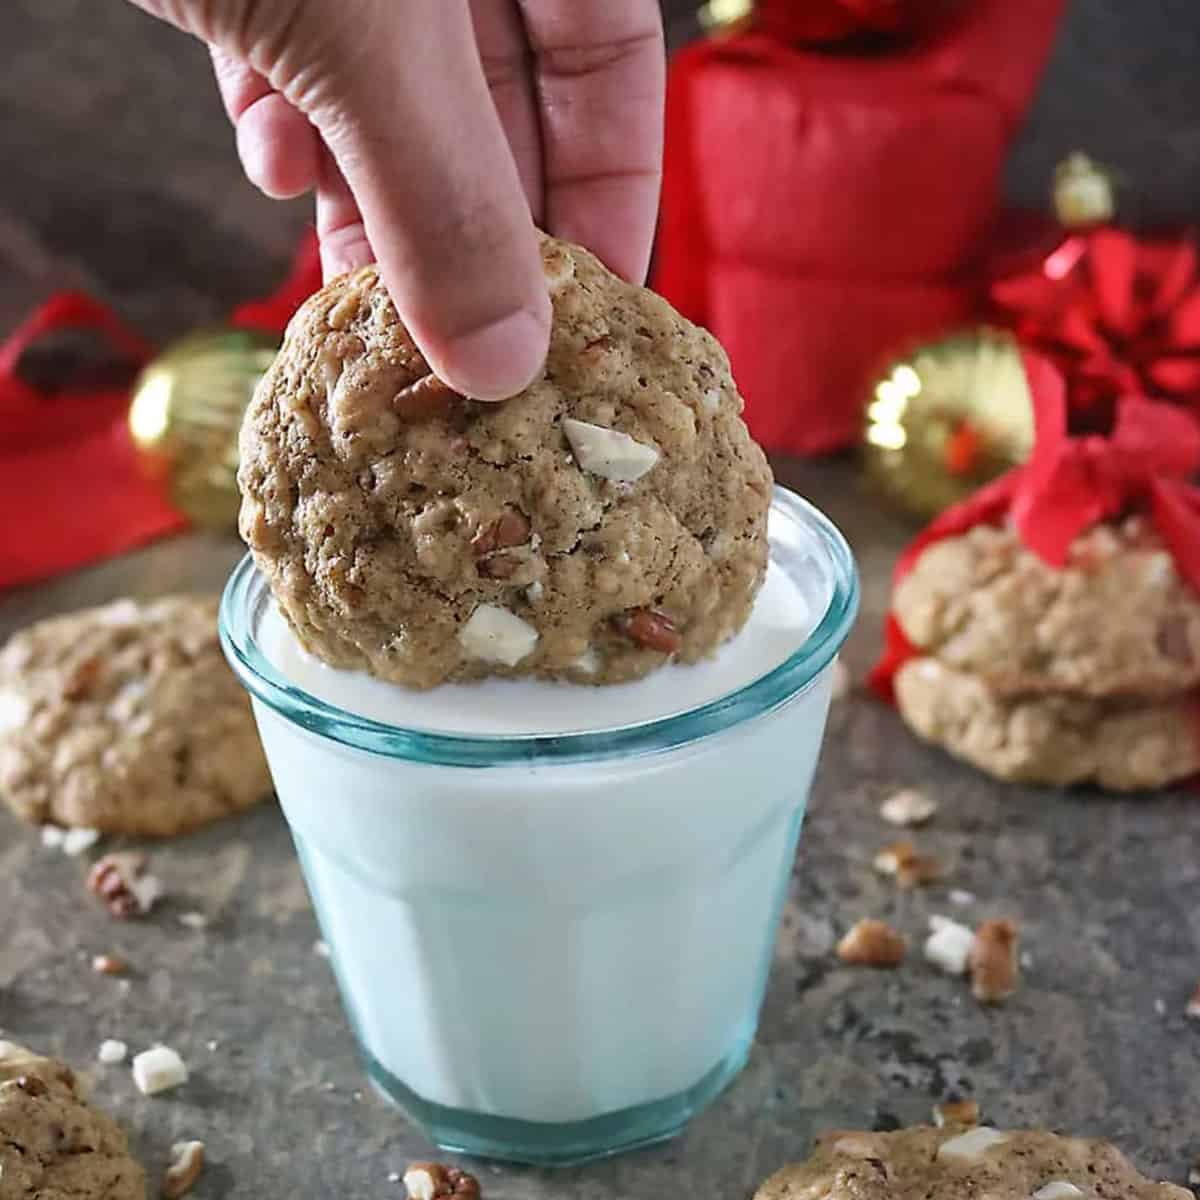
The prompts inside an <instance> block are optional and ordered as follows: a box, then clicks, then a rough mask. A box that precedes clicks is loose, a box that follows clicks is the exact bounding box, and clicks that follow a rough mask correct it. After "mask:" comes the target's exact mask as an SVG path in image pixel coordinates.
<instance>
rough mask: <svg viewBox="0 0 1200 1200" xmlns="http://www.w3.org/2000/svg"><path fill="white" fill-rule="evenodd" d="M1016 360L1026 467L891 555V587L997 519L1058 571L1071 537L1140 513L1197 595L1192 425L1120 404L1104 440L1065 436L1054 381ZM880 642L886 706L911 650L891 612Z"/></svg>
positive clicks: (1047, 372) (1197, 500) (1198, 516)
mask: <svg viewBox="0 0 1200 1200" xmlns="http://www.w3.org/2000/svg"><path fill="white" fill-rule="evenodd" d="M1024 358H1025V370H1026V373H1027V375H1028V379H1029V390H1030V394H1031V396H1032V399H1033V406H1034V418H1035V422H1036V430H1037V437H1036V441H1035V444H1034V449H1033V453H1032V455H1031V456H1030V458H1029V461H1028V462H1027V463H1025V464H1024V465H1022V466H1020V467H1016V468H1015V469H1014V470H1012V471H1009V472H1008V473H1007V474H1006V475H1003V476H1001V478H999V479H997V480H995V481H994V482H993V483H990V484H988V485H987V486H986V487H984V488H982V489H981V490H980V491H978V492H976V493H975V494H974V495H972V496H970V497H968V498H967V499H966V500H964V501H963V502H962V503H960V504H956V505H953V506H952V507H950V508H948V509H947V510H946V511H945V512H944V513H942V514H941V516H939V517H938V518H937V519H936V520H934V521H933V522H931V523H930V524H929V525H928V526H927V527H926V528H925V530H924V531H923V532H922V533H921V534H920V535H919V536H918V537H917V538H916V539H915V540H914V541H913V542H912V543H911V544H910V545H909V546H908V548H907V549H906V550H905V551H904V553H903V554H902V555H901V557H900V559H899V561H898V562H897V564H896V568H895V572H894V574H893V586H894V585H895V584H896V583H899V581H900V580H901V579H903V578H904V577H905V576H906V575H907V574H908V573H909V571H911V570H912V568H913V566H914V564H915V563H916V561H917V559H919V558H920V556H921V555H922V554H923V553H924V552H925V550H926V549H927V548H928V547H929V546H930V545H932V544H933V543H934V542H938V541H941V540H942V539H944V538H950V537H957V536H959V535H960V534H963V533H966V532H967V531H968V530H969V529H971V528H973V527H974V526H976V525H981V524H987V525H999V524H1001V523H1002V522H1003V521H1005V520H1006V519H1007V520H1011V521H1012V523H1013V526H1014V527H1015V529H1016V531H1017V535H1018V536H1019V537H1020V539H1021V541H1022V542H1023V543H1024V545H1025V546H1027V547H1028V548H1029V549H1030V550H1031V551H1033V553H1035V554H1036V555H1038V557H1039V558H1041V559H1042V560H1043V561H1044V562H1046V563H1048V564H1049V565H1050V566H1053V567H1062V566H1065V565H1066V563H1067V559H1068V555H1069V552H1070V548H1071V543H1072V542H1074V540H1075V539H1076V538H1077V537H1079V535H1080V534H1082V533H1084V532H1085V531H1087V530H1088V529H1090V528H1092V527H1093V526H1094V525H1097V524H1099V523H1100V522H1102V521H1105V520H1108V519H1110V518H1113V517H1117V516H1119V515H1120V514H1121V513H1123V512H1125V511H1126V510H1128V509H1131V508H1133V509H1140V510H1142V511H1144V512H1145V513H1146V514H1147V516H1148V517H1149V518H1150V520H1151V522H1152V523H1153V524H1154V526H1155V528H1156V529H1157V530H1158V533H1159V535H1160V536H1161V537H1162V539H1163V541H1164V543H1165V544H1166V547H1167V549H1168V550H1169V551H1170V553H1171V555H1172V557H1173V559H1174V561H1175V566H1176V569H1177V570H1178V571H1179V574H1180V575H1181V576H1182V577H1183V578H1184V579H1186V580H1187V581H1188V582H1189V583H1190V584H1191V585H1192V586H1193V587H1194V588H1195V589H1196V590H1197V591H1200V487H1197V486H1195V484H1194V482H1193V480H1194V477H1195V476H1196V475H1197V473H1200V422H1198V421H1197V420H1196V419H1195V418H1194V417H1193V416H1192V415H1191V414H1190V413H1188V412H1186V411H1184V410H1183V409H1180V408H1177V407H1174V406H1172V405H1169V404H1163V403H1158V402H1155V401H1153V400H1147V399H1145V398H1144V397H1141V396H1130V397H1126V398H1124V399H1121V400H1119V401H1118V402H1117V404H1116V406H1115V407H1116V416H1115V421H1114V424H1113V428H1112V431H1111V432H1110V433H1107V434H1087V435H1085V436H1075V435H1072V434H1071V433H1070V432H1069V431H1068V404H1067V387H1066V383H1065V381H1064V379H1063V377H1062V375H1061V374H1060V372H1059V371H1058V369H1057V368H1056V367H1055V366H1054V365H1053V364H1052V363H1051V362H1050V361H1048V360H1047V359H1045V358H1043V357H1041V356H1039V355H1036V354H1029V353H1027V354H1025V356H1024ZM884 643H885V645H884V652H883V656H882V657H881V659H880V661H879V663H878V664H877V665H876V667H875V669H874V671H873V672H872V673H871V676H870V684H871V686H872V688H873V689H874V690H875V691H876V692H877V693H878V694H879V695H880V696H882V697H883V698H884V699H885V700H888V701H891V700H892V699H893V692H892V683H893V680H894V679H895V675H896V672H897V671H898V670H899V668H900V667H901V666H902V665H903V664H904V663H905V662H906V661H907V660H908V659H909V658H912V657H913V656H915V655H916V654H918V653H919V651H918V650H917V649H916V648H915V647H914V646H913V645H912V644H911V643H910V642H909V640H908V638H907V637H905V635H904V631H903V630H902V629H901V628H900V625H899V622H898V621H897V620H896V618H895V617H894V616H893V615H892V614H891V613H889V614H888V617H887V624H886V627H885V630H884Z"/></svg>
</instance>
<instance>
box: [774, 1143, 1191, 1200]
mask: <svg viewBox="0 0 1200 1200" xmlns="http://www.w3.org/2000/svg"><path fill="white" fill-rule="evenodd" d="M1097 1196H1102V1197H1104V1200H1194V1197H1193V1196H1192V1193H1191V1192H1189V1191H1188V1190H1187V1189H1186V1188H1182V1187H1176V1186H1175V1185H1174V1184H1170V1183H1155V1182H1154V1181H1153V1180H1150V1179H1147V1178H1146V1177H1145V1176H1143V1175H1141V1174H1139V1173H1138V1171H1137V1170H1136V1169H1135V1168H1134V1167H1133V1166H1132V1164H1131V1163H1130V1162H1129V1160H1128V1159H1127V1158H1125V1156H1124V1155H1123V1154H1122V1153H1121V1152H1120V1151H1119V1150H1117V1149H1116V1147H1114V1146H1112V1145H1110V1144H1109V1143H1107V1142H1101V1141H1092V1140H1087V1139H1084V1138H1072V1137H1062V1136H1060V1135H1058V1134H1055V1133H1046V1132H1043V1131H1040V1130H1014V1131H1012V1132H1002V1131H998V1130H995V1129H990V1128H988V1127H986V1126H980V1127H977V1128H974V1129H967V1130H964V1129H962V1128H961V1127H957V1128H956V1127H953V1126H947V1127H945V1128H942V1129H934V1128H932V1127H927V1126H916V1127H913V1128H910V1129H899V1130H896V1131H894V1132H891V1133H853V1132H846V1133H830V1134H827V1135H826V1136H824V1137H822V1138H820V1139H819V1140H818V1142H817V1146H816V1149H815V1150H814V1152H813V1154H812V1155H811V1156H810V1157H809V1158H808V1159H806V1160H805V1161H804V1162H802V1163H798V1164H796V1165H794V1166H789V1167H784V1168H783V1170H781V1171H778V1172H777V1173H776V1174H774V1175H772V1176H771V1178H770V1179H768V1180H767V1181H766V1182H765V1183H764V1184H763V1185H762V1186H761V1187H760V1188H759V1189H758V1192H757V1193H756V1194H755V1197H754V1200H964V1198H970V1197H977V1198H984V1197H986V1200H1091V1198H1094V1197H1097Z"/></svg>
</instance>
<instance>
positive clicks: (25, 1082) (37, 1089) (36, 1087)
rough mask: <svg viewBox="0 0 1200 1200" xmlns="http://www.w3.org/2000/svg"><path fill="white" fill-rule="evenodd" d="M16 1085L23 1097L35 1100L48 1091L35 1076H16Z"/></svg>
mask: <svg viewBox="0 0 1200 1200" xmlns="http://www.w3.org/2000/svg"><path fill="white" fill-rule="evenodd" d="M16 1084H17V1087H19V1088H20V1089H21V1091H23V1092H24V1093H25V1095H27V1096H31V1097H32V1098H33V1099H35V1100H36V1099H38V1098H39V1097H41V1096H44V1095H45V1094H46V1093H47V1092H48V1091H49V1090H50V1089H49V1088H48V1087H47V1086H46V1085H45V1083H44V1082H43V1081H42V1080H40V1079H39V1078H38V1077H37V1076H36V1075H18V1076H17V1078H16Z"/></svg>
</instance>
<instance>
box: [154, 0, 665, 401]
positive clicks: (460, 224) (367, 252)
mask: <svg viewBox="0 0 1200 1200" xmlns="http://www.w3.org/2000/svg"><path fill="white" fill-rule="evenodd" d="M134 3H136V4H138V5H139V6H140V7H142V8H144V9H146V10H147V11H149V12H151V13H153V14H154V15H156V16H159V17H161V18H163V19H164V20H168V21H170V22H172V23H173V24H175V25H177V26H178V27H180V28H181V29H184V30H186V31H187V32H189V33H192V34H194V35H196V36H197V37H199V38H201V39H202V40H203V41H205V42H206V43H207V44H208V45H209V47H210V48H211V50H212V54H213V61H214V65H215V67H216V72H217V81H218V83H219V85H220V89H221V95H222V97H223V99H224V101H225V107H226V109H227V111H228V112H229V115H230V118H231V119H232V120H233V122H234V123H235V125H236V127H237V144H238V152H239V154H240V156H241V160H242V164H243V167H244V168H245V171H246V174H247V175H248V176H249V178H250V179H251V180H252V181H253V182H254V183H255V184H257V186H258V187H260V188H261V189H262V190H263V191H264V192H266V193H267V195H269V196H275V197H290V196H297V195H301V194H302V193H304V192H307V191H310V190H315V192H316V206H317V232H318V234H319V236H320V240H321V257H322V263H323V266H324V271H325V275H326V277H327V278H328V277H331V276H333V275H337V274H340V273H342V272H343V271H347V270H352V269H353V268H355V267H359V266H362V265H363V264H365V263H368V262H372V261H376V260H377V261H378V263H379V266H380V270H381V272H382V274H383V278H384V281H385V282H386V284H387V286H388V290H389V291H390V293H391V295H392V298H393V300H394V301H395V303H396V307H397V309H398V310H399V313H400V315H401V317H402V318H403V320H404V322H405V324H406V325H407V326H408V328H409V330H410V331H411V332H412V335H413V337H414V338H415V339H416V341H417V344H418V345H419V346H420V348H421V350H422V352H423V353H424V354H425V357H426V358H427V359H428V361H429V363H430V365H431V366H432V367H433V369H434V371H435V372H436V373H437V374H438V375H439V376H440V377H441V378H443V379H444V380H445V381H446V382H447V383H449V384H450V385H451V386H452V387H454V388H456V389H457V390H458V391H461V392H463V393H465V394H467V395H470V396H474V397H476V398H479V399H486V400H496V399H501V398H502V397H504V396H509V395H512V394H513V393H515V392H517V391H520V390H521V389H522V388H523V387H525V386H526V385H527V384H528V383H529V382H530V381H531V380H532V379H533V378H534V377H535V376H536V375H537V373H538V372H539V371H540V370H541V367H542V363H543V361H544V359H545V354H546V349H547V345H548V340H549V328H550V303H549V298H548V296H547V293H546V285H545V282H544V279H543V276H542V269H541V261H540V256H539V254H538V249H537V240H536V234H535V231H534V224H535V222H536V223H537V224H539V225H541V226H542V227H543V228H545V229H547V231H548V232H551V233H554V234H556V235H558V236H560V237H563V238H567V239H569V240H571V241H575V242H581V243H583V244H585V245H587V246H588V247H589V248H590V249H591V250H593V251H594V252H595V253H596V254H598V255H599V256H600V257H601V258H602V259H603V260H604V261H605V262H606V263H607V264H608V265H609V266H610V267H611V268H612V269H614V270H615V271H618V272H619V273H620V274H622V275H624V276H626V277H627V278H629V279H631V280H633V281H635V282H638V283H640V282H642V280H643V279H644V278H645V273H646V269H647V265H648V262H649V257H650V245H651V240H652V237H653V231H654V221H655V213H656V210H657V204H658V186H659V174H660V166H661V157H662V106H663V89H664V77H665V67H664V53H663V42H662V23H661V17H660V15H659V9H658V4H657V3H656V0H134Z"/></svg>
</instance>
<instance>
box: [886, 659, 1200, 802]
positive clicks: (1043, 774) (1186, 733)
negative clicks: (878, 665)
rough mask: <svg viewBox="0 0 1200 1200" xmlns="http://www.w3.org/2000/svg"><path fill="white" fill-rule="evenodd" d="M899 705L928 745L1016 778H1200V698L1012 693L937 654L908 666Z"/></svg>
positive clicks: (1116, 781) (1126, 781)
mask: <svg viewBox="0 0 1200 1200" xmlns="http://www.w3.org/2000/svg"><path fill="white" fill-rule="evenodd" d="M894 687H895V697H896V706H897V708H898V709H899V711H900V715H901V716H902V717H903V718H904V720H905V722H906V723H907V724H908V725H909V727H910V728H912V729H913V730H914V731H915V732H916V733H918V734H920V735H921V737H923V738H925V739H926V740H927V741H930V742H933V743H935V744H937V745H939V746H942V747H944V748H945V749H946V750H948V751H950V753H952V754H954V755H956V756H957V757H959V758H962V759H965V760H966V761H967V762H969V763H971V764H972V765H973V766H976V767H978V768H979V769H980V770H983V771H986V772H987V773H988V774H989V775H993V776H995V777H996V778H999V779H1006V780H1010V781H1013V782H1020V783H1033V784H1044V785H1048V786H1055V787H1066V786H1070V785H1073V784H1082V783H1094V784H1097V785H1098V786H1100V787H1102V788H1107V789H1109V790H1111V791H1141V790H1147V789H1152V788H1158V787H1165V786H1167V785H1168V784H1171V783H1176V782H1179V781H1181V780H1183V779H1186V778H1188V777H1189V776H1191V775H1195V774H1196V773H1197V772H1200V696H1197V695H1196V693H1192V694H1190V695H1189V694H1184V695H1181V696H1177V697H1167V698H1164V699H1158V700H1140V699H1129V698H1113V699H1107V700H1103V699H1093V698H1090V697H1087V696H1078V695H1052V694H1032V695H1025V696H1006V695H1004V694H1002V693H998V692H997V691H996V690H995V689H994V688H993V687H992V686H991V685H990V684H989V683H988V682H985V681H984V680H983V679H981V678H980V677H979V676H978V675H974V674H971V673H970V672H967V671H959V670H955V669H954V668H953V667H950V666H947V665H946V664H945V663H944V662H941V661H939V660H938V659H935V658H915V659H910V660H909V661H908V662H906V663H905V664H904V665H903V666H902V667H901V668H900V669H899V671H898V672H897V674H896V678H895V681H894Z"/></svg>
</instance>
